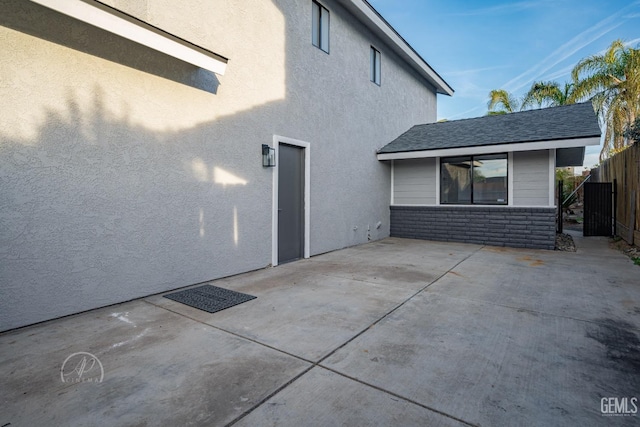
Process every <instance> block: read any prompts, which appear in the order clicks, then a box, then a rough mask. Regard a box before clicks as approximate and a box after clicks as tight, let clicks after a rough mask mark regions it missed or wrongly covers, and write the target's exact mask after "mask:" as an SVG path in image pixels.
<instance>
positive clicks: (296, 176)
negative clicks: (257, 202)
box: [278, 144, 304, 264]
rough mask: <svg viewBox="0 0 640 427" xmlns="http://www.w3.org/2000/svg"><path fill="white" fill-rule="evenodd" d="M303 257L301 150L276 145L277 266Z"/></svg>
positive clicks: (302, 150)
mask: <svg viewBox="0 0 640 427" xmlns="http://www.w3.org/2000/svg"><path fill="white" fill-rule="evenodd" d="M303 257H304V148H300V147H295V146H293V145H286V144H280V148H279V154H278V263H279V264H281V263H285V262H289V261H295V260H297V259H300V258H303Z"/></svg>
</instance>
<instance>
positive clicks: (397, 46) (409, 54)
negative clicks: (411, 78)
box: [343, 0, 454, 96]
mask: <svg viewBox="0 0 640 427" xmlns="http://www.w3.org/2000/svg"><path fill="white" fill-rule="evenodd" d="M343 3H344V4H345V6H346V7H347V9H349V10H350V11H351V12H352V13H354V14H355V15H356V16H358V17H359V18H360V19H363V20H364V24H365V25H366V26H367V27H368V28H369V29H370V30H372V31H373V32H374V33H375V34H376V35H377V36H378V37H380V38H381V39H382V40H384V41H385V42H387V43H389V46H390V47H391V48H394V51H395V52H396V53H397V54H398V55H399V56H400V57H401V58H402V59H404V60H405V61H407V62H408V63H409V64H410V65H412V66H413V68H415V69H416V70H417V71H418V72H419V73H420V74H422V75H423V76H424V77H426V78H427V80H429V82H430V83H431V84H433V85H434V86H435V87H436V91H437V92H438V93H441V94H443V95H449V96H452V95H453V92H454V91H453V89H452V88H451V86H449V85H448V84H447V82H445V81H444V80H443V79H442V77H440V76H439V75H438V73H436V72H435V70H433V68H431V67H430V66H429V64H427V63H426V62H425V60H424V59H422V58H421V57H420V55H418V54H417V53H416V52H415V51H414V50H413V49H412V48H411V46H410V45H409V44H408V43H407V42H406V41H405V40H404V39H403V38H402V37H401V36H400V35H398V33H397V32H396V31H395V30H394V29H393V28H391V26H390V25H389V24H388V23H387V22H386V21H385V20H384V19H382V18H381V17H380V16H379V15H378V14H377V13H376V12H375V10H374V9H373V8H372V7H371V6H370V5H369V4H368V3H366V2H365V1H363V0H344V1H343Z"/></svg>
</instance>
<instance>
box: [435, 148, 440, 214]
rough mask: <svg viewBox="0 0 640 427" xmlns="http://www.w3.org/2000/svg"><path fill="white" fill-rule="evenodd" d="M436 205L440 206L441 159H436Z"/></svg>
mask: <svg viewBox="0 0 640 427" xmlns="http://www.w3.org/2000/svg"><path fill="white" fill-rule="evenodd" d="M436 205H440V157H436Z"/></svg>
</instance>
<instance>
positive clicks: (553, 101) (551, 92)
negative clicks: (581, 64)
mask: <svg viewBox="0 0 640 427" xmlns="http://www.w3.org/2000/svg"><path fill="white" fill-rule="evenodd" d="M574 88H575V85H574V84H573V83H565V84H564V87H563V88H561V87H560V85H559V84H558V83H557V82H543V81H540V82H534V83H533V84H532V85H531V89H529V92H527V94H526V95H525V96H524V99H523V101H522V109H525V108H529V107H531V106H533V105H534V104H537V106H538V107H539V108H542V107H543V106H544V107H557V106H560V105H567V104H573V103H575V102H576V99H575V97H574Z"/></svg>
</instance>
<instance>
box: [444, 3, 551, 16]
mask: <svg viewBox="0 0 640 427" xmlns="http://www.w3.org/2000/svg"><path fill="white" fill-rule="evenodd" d="M544 3H546V2H545V1H521V2H517V3H506V4H499V5H496V6H491V7H485V8H481V9H474V10H469V11H467V12H458V13H451V14H449V16H478V15H500V14H502V15H505V14H509V13H514V12H520V11H522V10H526V9H531V8H534V7H538V6H540V5H542V4H544Z"/></svg>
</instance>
